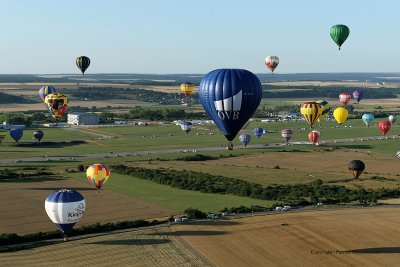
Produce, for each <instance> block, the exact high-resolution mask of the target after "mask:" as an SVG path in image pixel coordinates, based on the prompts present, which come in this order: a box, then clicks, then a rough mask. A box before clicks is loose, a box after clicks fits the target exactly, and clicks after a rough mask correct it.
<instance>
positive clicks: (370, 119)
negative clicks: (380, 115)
mask: <svg viewBox="0 0 400 267" xmlns="http://www.w3.org/2000/svg"><path fill="white" fill-rule="evenodd" d="M374 119H375V118H374V115H373V114H370V113H366V114H363V115H362V120H363V122H364V123H365V125H366V126H368V127H369V126H370V125H372V124H373V123H374Z"/></svg>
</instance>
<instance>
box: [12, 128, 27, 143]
mask: <svg viewBox="0 0 400 267" xmlns="http://www.w3.org/2000/svg"><path fill="white" fill-rule="evenodd" d="M23 135H24V131H23V130H22V129H19V128H14V129H11V130H10V136H11V137H12V139H14V140H15V142H17V143H18V141H19V139H21V137H22V136H23Z"/></svg>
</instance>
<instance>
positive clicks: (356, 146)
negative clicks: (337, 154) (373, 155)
mask: <svg viewBox="0 0 400 267" xmlns="http://www.w3.org/2000/svg"><path fill="white" fill-rule="evenodd" d="M336 147H337V148H351V149H372V146H370V145H338V146H336Z"/></svg>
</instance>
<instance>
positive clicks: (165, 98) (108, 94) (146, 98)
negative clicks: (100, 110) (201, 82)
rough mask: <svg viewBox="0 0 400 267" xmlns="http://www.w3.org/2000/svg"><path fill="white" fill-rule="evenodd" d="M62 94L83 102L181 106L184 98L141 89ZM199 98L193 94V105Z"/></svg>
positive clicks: (84, 89) (82, 90)
mask: <svg viewBox="0 0 400 267" xmlns="http://www.w3.org/2000/svg"><path fill="white" fill-rule="evenodd" d="M62 92H63V93H64V94H67V95H69V96H71V97H72V98H75V99H82V100H90V101H94V100H109V99H134V100H138V101H143V102H150V103H159V104H162V105H179V104H181V103H182V100H183V98H184V95H183V94H182V93H165V92H159V91H153V90H148V89H140V88H114V87H79V90H74V89H67V88H64V89H63V90H62ZM198 98H199V97H198V94H197V93H194V94H192V95H191V101H192V102H191V103H192V104H198V103H199V101H198Z"/></svg>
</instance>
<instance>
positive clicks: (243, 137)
mask: <svg viewBox="0 0 400 267" xmlns="http://www.w3.org/2000/svg"><path fill="white" fill-rule="evenodd" d="M250 140H251V136H250V135H249V134H247V133H245V134H241V135H240V136H239V141H240V143H242V145H244V147H246V146H247V145H248V144H249V143H250Z"/></svg>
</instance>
